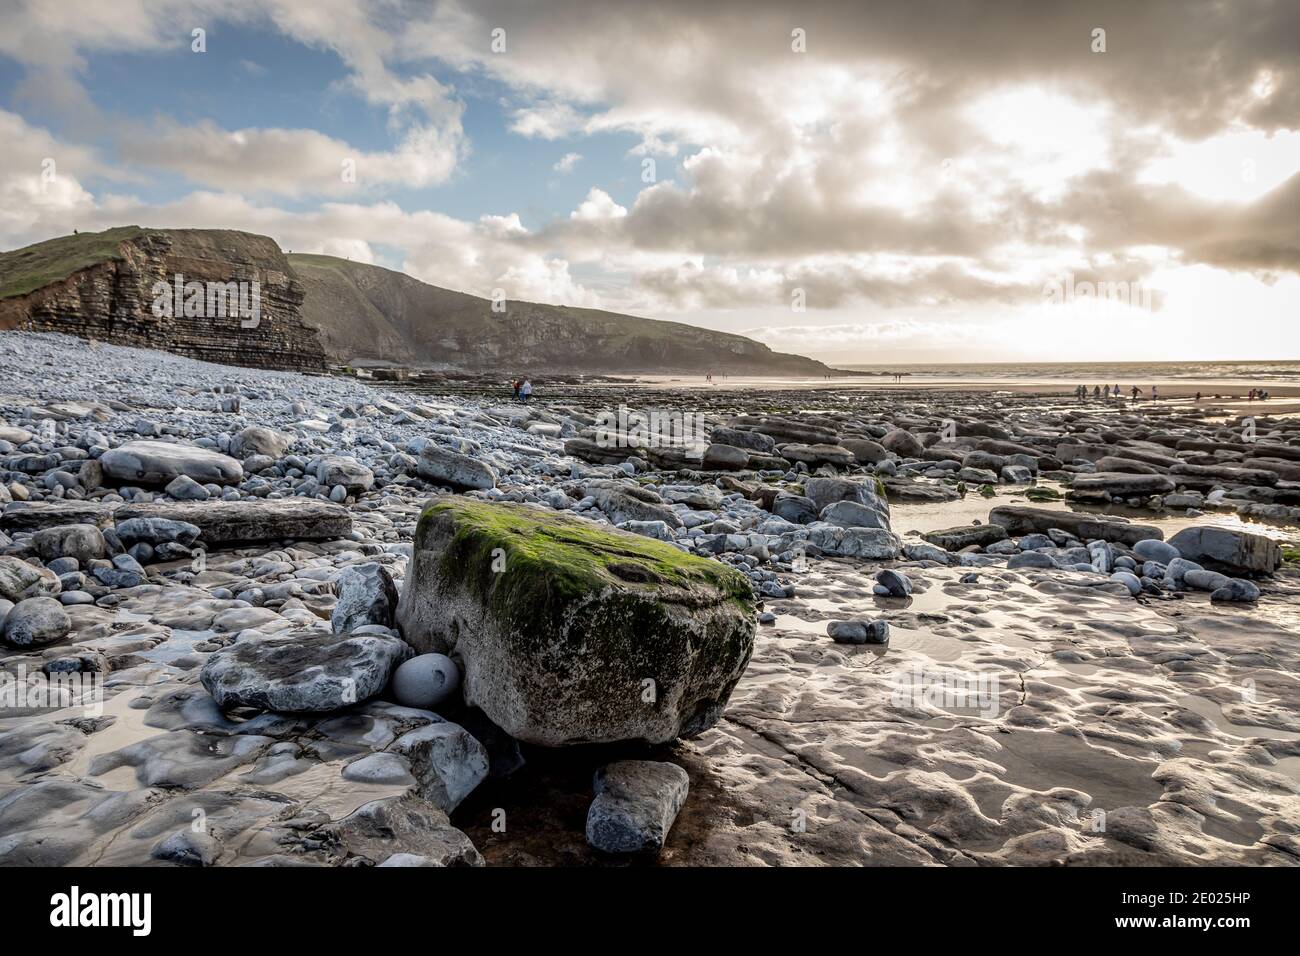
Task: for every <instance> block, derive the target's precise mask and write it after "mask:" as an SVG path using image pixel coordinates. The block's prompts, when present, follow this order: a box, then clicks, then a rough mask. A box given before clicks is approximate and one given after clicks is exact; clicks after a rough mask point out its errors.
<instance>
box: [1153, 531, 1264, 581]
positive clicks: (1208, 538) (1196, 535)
mask: <svg viewBox="0 0 1300 956" xmlns="http://www.w3.org/2000/svg"><path fill="white" fill-rule="evenodd" d="M1169 543H1170V544H1171V545H1173V546H1174V547H1175V548H1177V549H1178V553H1179V554H1180V555H1182V556H1183V557H1184V558H1186V559H1187V560H1188V561H1195V562H1196V563H1197V564H1199V565H1201V566H1202V567H1205V568H1209V569H1210V570H1211V571H1221V572H1223V573H1224V574H1272V573H1273V571H1275V570H1276V569H1277V567H1278V565H1280V564H1281V563H1282V549H1281V548H1280V547H1279V546H1278V544H1277V542H1276V541H1274V540H1273V539H1272V538H1266V537H1264V536H1263V535H1262V534H1251V533H1249V532H1247V531H1234V530H1232V529H1230V528H1215V527H1211V526H1209V525H1197V526H1196V527H1194V528H1184V529H1183V530H1182V531H1180V532H1178V533H1177V534H1176V535H1174V536H1173V537H1172V538H1170V539H1169Z"/></svg>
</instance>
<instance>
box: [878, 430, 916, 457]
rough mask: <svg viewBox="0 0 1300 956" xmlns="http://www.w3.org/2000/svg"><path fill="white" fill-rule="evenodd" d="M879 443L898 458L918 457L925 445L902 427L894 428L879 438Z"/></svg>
mask: <svg viewBox="0 0 1300 956" xmlns="http://www.w3.org/2000/svg"><path fill="white" fill-rule="evenodd" d="M880 444H881V445H882V446H884V447H885V448H886V449H887V450H889V451H892V452H893V453H894V454H895V455H898V456H899V457H900V458H918V457H920V455H921V452H923V451H925V446H924V445H922V444H921V441H920V439H918V438H917V437H916V436H915V435H913V434H912V433H911V432H909V431H907V430H906V429H904V428H895V429H894V430H893V431H891V432H888V433H887V434H886V435H885V437H884V438H882V439H880Z"/></svg>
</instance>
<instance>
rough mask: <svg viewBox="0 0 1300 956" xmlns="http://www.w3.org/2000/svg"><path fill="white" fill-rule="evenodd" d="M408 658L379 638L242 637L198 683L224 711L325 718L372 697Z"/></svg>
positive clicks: (396, 644) (404, 649) (401, 646)
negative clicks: (252, 710) (257, 710)
mask: <svg viewBox="0 0 1300 956" xmlns="http://www.w3.org/2000/svg"><path fill="white" fill-rule="evenodd" d="M410 653H411V649H410V648H409V647H408V646H407V645H406V644H405V643H404V642H403V641H401V640H399V639H398V638H396V637H386V636H382V635H378V634H365V635H350V634H338V635H319V634H304V635H296V636H293V637H262V636H248V635H245V636H243V637H241V638H240V639H239V640H238V641H236V642H235V643H234V644H231V645H229V646H227V647H223V648H222V649H221V650H219V651H216V652H214V653H213V655H212V656H211V657H210V658H208V661H207V663H206V664H204V665H203V670H202V671H201V672H200V674H199V679H200V680H201V681H202V682H203V686H204V687H206V688H207V689H208V693H210V694H211V695H212V696H213V698H214V699H215V700H216V702H217V705H218V706H219V707H221V708H222V709H223V710H226V709H229V708H231V707H257V708H260V709H262V710H274V711H279V712H281V713H326V712H330V711H335V710H341V709H343V708H344V707H350V706H352V705H353V704H357V703H360V702H362V701H365V700H368V699H370V698H371V697H374V696H375V695H376V694H378V693H379V692H380V691H382V690H383V689H384V687H386V686H387V684H388V680H389V677H390V676H391V675H392V673H393V670H394V669H395V668H396V667H397V665H398V664H400V663H401V662H402V661H404V660H405V659H406V658H407V657H409V656H410Z"/></svg>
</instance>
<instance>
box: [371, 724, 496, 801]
mask: <svg viewBox="0 0 1300 956" xmlns="http://www.w3.org/2000/svg"><path fill="white" fill-rule="evenodd" d="M391 750H392V752H393V753H397V754H401V755H402V756H403V757H405V758H406V759H407V761H408V762H409V763H410V765H411V774H412V776H414V777H415V780H416V790H417V792H418V793H419V794H420V796H422V797H424V799H426V800H428V801H429V802H430V803H432V804H433V805H434V806H436V807H438V808H439V809H440V810H442V811H443V812H445V813H451V811H452V810H455V809H456V807H458V806H459V805H460V802H461V801H462V800H464V799H465V798H466V797H467V796H469V794H470V792H471V791H473V789H474V788H475V787H477V786H478V785H479V784H480V783H482V782H483V781H484V780H485V779H487V775H488V756H487V750H485V749H484V747H483V745H482V744H481V743H479V742H478V740H477V739H475V737H474V736H473V735H472V734H471V733H470V732H469V731H467V730H466V729H465V728H464V727H461V726H460V725H459V724H453V723H451V722H450V721H445V720H442V719H438V720H436V721H435V722H433V723H430V724H426V725H425V726H423V727H417V728H416V729H415V730H412V731H410V732H409V733H406V734H403V735H402V736H401V737H399V738H398V739H397V740H396V741H394V742H393V745H392V748H391Z"/></svg>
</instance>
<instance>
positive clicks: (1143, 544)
mask: <svg viewBox="0 0 1300 956" xmlns="http://www.w3.org/2000/svg"><path fill="white" fill-rule="evenodd" d="M1133 553H1134V554H1136V555H1137V556H1138V557H1139V558H1141V559H1142V560H1144V561H1159V562H1160V563H1161V564H1168V563H1169V562H1170V561H1173V560H1174V559H1175V558H1178V557H1181V555H1180V554H1179V553H1178V549H1177V548H1176V547H1174V546H1173V545H1172V544H1170V543H1169V542H1167V541H1157V540H1155V539H1154V538H1144V539H1142V540H1141V541H1138V542H1135V543H1134V545H1133Z"/></svg>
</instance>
